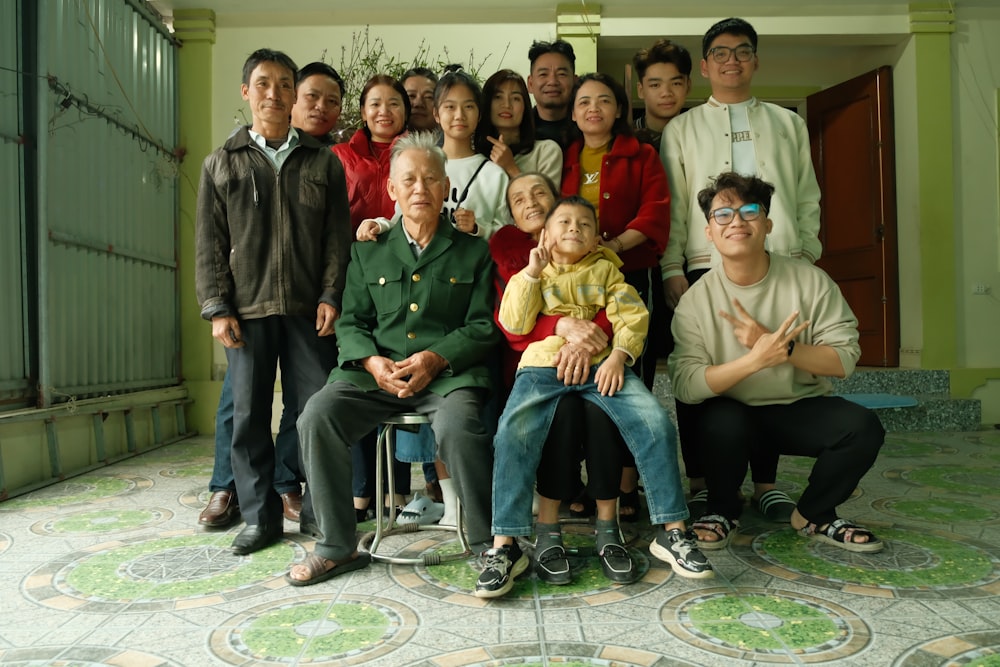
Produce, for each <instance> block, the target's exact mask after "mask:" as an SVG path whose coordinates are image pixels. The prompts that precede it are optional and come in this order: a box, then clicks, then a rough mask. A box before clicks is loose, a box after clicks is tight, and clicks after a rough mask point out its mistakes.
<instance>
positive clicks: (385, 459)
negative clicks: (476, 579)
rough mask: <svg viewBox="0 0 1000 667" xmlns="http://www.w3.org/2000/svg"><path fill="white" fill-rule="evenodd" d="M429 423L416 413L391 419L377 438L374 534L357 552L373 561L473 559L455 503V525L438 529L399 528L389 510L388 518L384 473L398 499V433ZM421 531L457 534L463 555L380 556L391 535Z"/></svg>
mask: <svg viewBox="0 0 1000 667" xmlns="http://www.w3.org/2000/svg"><path fill="white" fill-rule="evenodd" d="M429 423H430V420H429V419H428V418H427V416H426V415H422V414H418V413H415V412H404V413H400V414H398V415H395V416H393V417H389V418H388V419H386V420H385V421H383V422H382V432H381V433H380V434H379V436H378V444H377V445H376V451H375V498H376V503H375V532H374V533H366V534H365V535H364V536H363V537H362V538H361V541H360V542H359V543H358V550H359V551H362V552H366V553H368V554H370V555H371V558H372V560H377V561H381V562H383V563H392V564H394V565H438V564H440V563H444V562H448V561H452V560H464V559H466V558H468V557H469V556H471V555H472V548H471V547H470V546H469V541H468V539H466V537H465V531H464V530H463V528H464V522H463V520H462V503H461V501H460V500H456V502H455V517H456V518H455V525H454V526H439V525H437V524H432V525H428V526H422V525H420V524H416V523H407V524H402V525H400V524H397V523H396V513H395V511H392V510H390V511H389V516H387V517H386V516H384V515H385V508H384V504H385V503H384V502H382V499H383V498H385V491H386V490H385V489H383V483H382V475H383V470H384V471H385V476H386V477H387V478H388V481H389V489H388V493H389V496H390V497H391V498H395V496H396V479H395V473H394V471H393V467H394V466H393V465H392V460H393V458H395V455H396V429H403V430H405V431H411V432H416V431H417V430H418V429H419V428H420V426H421V424H429ZM418 530H447V531H451V532H454V533H455V534H456V535H457V536H458V543H459V545H460V546H461V547H462V551H461V553H455V554H445V555H441V554H426V555H424V556H421V557H419V558H402V557H399V556H384V555H382V554H379V553H377V551H378V548H379V545H380V544H381V543H382V539H383V538H385V537H387V536H389V535H398V534H401V533H413V532H416V531H418Z"/></svg>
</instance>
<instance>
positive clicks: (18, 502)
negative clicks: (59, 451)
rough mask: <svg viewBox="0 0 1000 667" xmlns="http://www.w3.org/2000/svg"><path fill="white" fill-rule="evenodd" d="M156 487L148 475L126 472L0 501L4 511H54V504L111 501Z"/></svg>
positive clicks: (81, 479)
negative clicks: (132, 474)
mask: <svg viewBox="0 0 1000 667" xmlns="http://www.w3.org/2000/svg"><path fill="white" fill-rule="evenodd" d="M151 486H153V480H151V479H149V478H148V477H129V476H126V475H108V476H84V477H74V478H73V479H71V480H67V481H65V482H62V483H60V484H54V485H52V486H47V487H45V488H44V489H39V490H38V491H35V492H33V493H31V494H30V495H28V496H22V497H19V498H13V499H12V500H6V501H4V502H2V503H0V512H11V511H24V510H27V511H41V510H51V509H52V507H53V506H58V507H64V506H66V505H78V504H82V503H95V504H96V503H108V502H111V500H112V499H113V498H115V497H116V496H123V495H126V494H129V493H135V492H137V491H141V490H143V489H148V488H150V487H151Z"/></svg>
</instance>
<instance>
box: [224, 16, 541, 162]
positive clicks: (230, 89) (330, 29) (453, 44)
mask: <svg viewBox="0 0 1000 667" xmlns="http://www.w3.org/2000/svg"><path fill="white" fill-rule="evenodd" d="M364 29H365V26H363V25H354V26H307V27H277V28H275V27H268V28H219V29H218V31H217V33H216V42H215V48H214V56H213V58H212V65H211V66H212V68H213V72H212V74H213V77H214V80H215V82H216V87H215V90H214V91H213V93H212V109H213V114H212V116H213V124H212V140H213V142H214V143H215V144H216V145H218V144H221V143H222V142H223V141H225V139H226V137H227V136H229V133H230V132H232V130H233V127H234V125H235V123H234V121H233V118H234V116H235V115H236V114H237V113H238V112H239V110H240V109H245V108H246V106H245V104H244V102H243V100H242V99H241V98H240V75H241V70H242V69H243V61H244V60H246V57H247V56H248V55H249V54H250V53H251V52H252V51H254V50H256V49H259V48H264V47H267V48H273V49H278V50H280V51H284V52H285V53H287V54H288V55H289V56H291V57H292V59H293V60H294V61H295V62H296V63H298V64H299V65H304V64H305V63H308V62H311V61H313V60H320V59H321V57H322V56H323V55H324V51H325V52H326V60H327V62H331V63H332V64H333V66H334V67H336V68H337V69H338V70H339V69H340V61H341V48H342V47H346V48H347V49H348V50H350V48H351V44H352V34H354V33H358V34H360V33H362V32H363V31H364ZM368 34H369V39H371V40H374V39H375V38H376V37H381V38H382V40H383V42H384V43H385V45H386V50H387V51H388V53H389V54H391V55H398V56H399V58H400V59H401V60H409V59H411V58H412V57H413V56H414V55H416V52H417V50H418V48H419V47H420V44H421V41H422V40H423V41H425V43H426V46H427V47H428V48H429V53H430V55H431V57H432V58H434V57H436V56H437V55H438V54H439V53H440V54H442V57H443V49H442V47H444V46H447V49H448V54H449V56H450V60H452V61H453V62H463V63H467V62H468V61H469V55H470V52H471V53H472V56H473V58H472V60H473V61H474V62H475V63H477V64H480V63H482V64H483V71H484V72H486V73H488V74H492V73H493V72H495V71H496V70H498V69H501V68H504V67H509V68H510V69H513V70H516V71H518V72H521V73H522V74H524V75H525V76H527V74H528V48H529V47H530V46H531V42H532V40H535V39H554V38H555V25H554V24H552V23H541V24H532V23H528V24H492V25H475V24H453V25H440V26H437V25H433V26H432V25H414V26H409V25H378V26H375V25H373V26H370V27H369V33H368ZM344 103H345V106H346V105H352V106H354V105H357V100H345V102H344Z"/></svg>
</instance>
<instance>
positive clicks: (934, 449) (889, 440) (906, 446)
mask: <svg viewBox="0 0 1000 667" xmlns="http://www.w3.org/2000/svg"><path fill="white" fill-rule="evenodd" d="M957 451H958V450H956V449H955V448H954V447H946V446H944V445H942V444H941V443H939V442H935V441H933V440H924V439H921V438H914V437H909V436H898V435H897V436H891V434H890V436H886V439H885V444H884V445H882V449H880V450H879V456H883V457H889V458H907V459H909V458H914V457H918V456H932V455H935V454H955V453H956V452H957Z"/></svg>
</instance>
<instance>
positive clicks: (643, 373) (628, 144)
mask: <svg viewBox="0 0 1000 667" xmlns="http://www.w3.org/2000/svg"><path fill="white" fill-rule="evenodd" d="M571 99H572V101H571V103H570V110H571V114H572V119H573V123H574V124H575V127H572V126H571V135H570V138H571V143H570V145H569V146H568V147H567V148H566V151H565V153H564V159H563V177H562V188H561V190H562V196H563V197H566V196H568V195H580V196H582V197H583V198H584V199H586V200H588V201H589V202H590V203H591V204H593V205H594V208H596V209H597V216H598V220H597V223H598V227H599V229H600V232H601V244H602V245H604V246H606V247H608V248H610V249H611V250H613V251H615V253H617V254H618V256H619V257H620V258H621V260H622V262H623V263H624V264H623V266H622V267H621V270H622V273H624V274H625V280H626V282H628V283H629V284H630V285H632V286H633V287H635V288H636V290H637V291H638V292H639V296H640V297H642V299H643V300H644V301H645V302H646V308H647V309H649V312H650V316H651V317H652V315H653V310H654V308H656V307H661V306H660V304H662V303H664V301H663V284H662V282H661V279H660V275H659V273H658V271H659V256H660V255H661V254H663V251H664V249H665V248H666V247H667V235H668V234H669V232H670V189H669V186H668V185H667V175H666V173H665V172H664V171H663V165H662V164H661V163H660V159H659V157H658V156H657V154H656V151H655V150H654V149H653V148H652V147H650V146H648V145H646V144H642V143H639V140H638V139H636V138H635V136H634V134H633V131H632V123H631V119H630V118H629V101H628V94H627V93H626V92H625V88H624V87H622V85H621V84H620V83H618V82H617V81H615V80H614V79H613V78H612V77H610V76H608V75H607V74H602V73H601V72H594V73H592V74H585V75H583V76H582V77H580V79H579V80H578V81H577V83H576V86H575V87H574V88H573V95H572V98H571ZM632 370H634V371H635V372H636V373H637V374H638V375H639V377H640V378H642V381H643V382H644V383H645V384H646V386H647V387H648V388H649V389H652V388H653V379H654V375H655V373H656V346H655V345H652V344H650V341H649V340H647V341H646V348H645V350H644V351H643V353H642V356H641V357H640V358H639V359H637V360H636V362H635V365H634V366H632ZM637 485H638V473H637V472H636V469H635V467H634V464H633V463H632V462H630V461H626V463H625V469H624V471H623V473H622V486H621V497H620V503H619V511H620V512H621V518H622V519H623V520H625V521H634V520H635V519H636V517H637V515H638V507H639V499H638V493H637ZM578 503H582V506H581V504H578ZM572 509H573V511H574V512H582V513H587V512H588V510H589V508H588V507H587V501H586V499H584V498H580V499H578V501H577V503H574V505H573V506H572Z"/></svg>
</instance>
